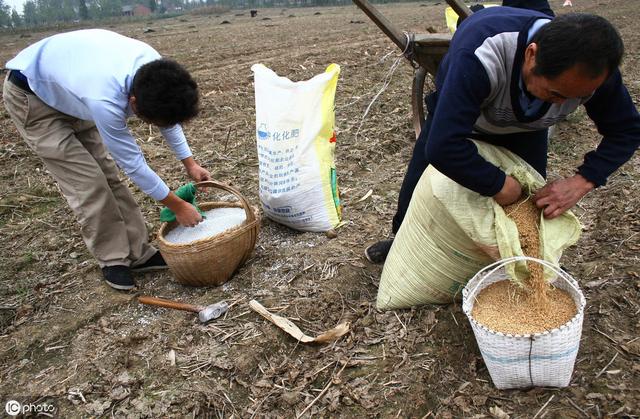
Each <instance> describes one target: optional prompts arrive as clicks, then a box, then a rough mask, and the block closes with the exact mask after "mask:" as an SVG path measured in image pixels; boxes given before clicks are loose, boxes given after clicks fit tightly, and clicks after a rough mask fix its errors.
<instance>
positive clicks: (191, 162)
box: [181, 156, 198, 170]
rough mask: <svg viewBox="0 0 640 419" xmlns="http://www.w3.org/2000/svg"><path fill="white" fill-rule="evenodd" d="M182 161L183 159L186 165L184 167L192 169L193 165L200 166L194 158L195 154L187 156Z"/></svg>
mask: <svg viewBox="0 0 640 419" xmlns="http://www.w3.org/2000/svg"><path fill="white" fill-rule="evenodd" d="M181 161H182V164H183V165H184V167H185V168H186V169H187V170H188V169H191V168H192V167H196V166H198V163H196V161H195V160H194V159H193V156H189V157H186V158H184V159H182V160H181Z"/></svg>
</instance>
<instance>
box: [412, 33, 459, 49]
mask: <svg viewBox="0 0 640 419" xmlns="http://www.w3.org/2000/svg"><path fill="white" fill-rule="evenodd" d="M413 39H414V41H415V43H416V44H417V45H420V46H425V47H426V46H434V47H448V46H449V43H450V42H451V34H448V33H417V34H415V35H414V38H413Z"/></svg>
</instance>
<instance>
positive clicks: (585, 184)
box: [573, 173, 596, 193]
mask: <svg viewBox="0 0 640 419" xmlns="http://www.w3.org/2000/svg"><path fill="white" fill-rule="evenodd" d="M573 178H574V179H575V180H576V181H577V182H578V187H579V188H580V189H582V190H583V191H584V193H587V192H591V191H592V190H594V189H595V188H596V184H595V183H593V182H591V181H590V180H589V179H587V178H585V177H584V176H582V175H581V174H580V173H576V174H575V175H573Z"/></svg>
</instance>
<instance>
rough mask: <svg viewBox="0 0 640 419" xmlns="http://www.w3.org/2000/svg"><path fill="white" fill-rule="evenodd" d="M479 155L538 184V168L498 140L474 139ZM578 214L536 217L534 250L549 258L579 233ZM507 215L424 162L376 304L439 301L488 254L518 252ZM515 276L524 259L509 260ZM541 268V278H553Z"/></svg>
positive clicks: (520, 274) (531, 186) (526, 185)
mask: <svg viewBox="0 0 640 419" xmlns="http://www.w3.org/2000/svg"><path fill="white" fill-rule="evenodd" d="M474 143H475V144H476V146H477V147H478V152H479V153H480V155H482V156H483V157H484V158H485V159H486V160H487V161H490V162H492V163H493V164H495V165H496V166H498V167H500V168H501V169H502V170H504V171H505V172H506V173H507V174H509V175H511V176H513V177H514V178H516V179H517V180H518V181H519V182H520V183H521V184H522V185H523V189H525V191H528V192H531V191H535V190H536V189H538V188H540V187H541V186H543V185H544V184H545V181H544V179H543V178H542V176H541V175H540V174H539V173H538V172H536V171H535V170H534V169H533V168H532V167H531V166H530V165H529V164H527V163H526V162H525V161H524V160H522V159H521V158H520V157H518V156H517V155H515V154H513V153H511V152H509V151H507V150H506V149H504V148H502V147H496V146H492V145H489V144H486V143H482V142H475V141H474ZM580 230H581V226H580V222H579V221H578V219H577V218H576V217H575V215H573V214H572V213H571V212H569V211H568V212H565V213H564V214H563V215H562V216H560V217H557V218H554V219H552V220H547V219H545V218H543V217H541V221H540V249H541V258H542V259H544V260H546V261H548V262H551V263H553V264H556V263H557V262H558V261H559V259H560V256H562V252H563V251H564V249H566V248H567V247H569V246H571V245H572V244H574V243H575V242H577V240H578V238H579V237H580ZM521 255H523V253H522V248H521V246H520V240H519V238H518V230H517V227H516V225H515V223H514V222H513V221H512V220H511V219H510V218H508V217H507V215H506V214H505V213H504V211H503V209H502V207H500V205H498V204H497V203H496V202H495V201H494V200H493V198H488V197H485V196H482V195H480V194H478V193H476V192H473V191H471V190H469V189H466V188H464V187H462V186H460V185H458V184H457V183H456V182H454V181H452V180H451V179H449V178H447V177H446V176H444V175H443V174H442V173H440V172H438V171H437V170H436V169H434V168H433V167H431V166H430V167H428V168H427V170H426V171H425V173H424V174H423V175H422V177H421V178H420V181H419V182H418V185H417V186H416V189H415V191H414V193H413V197H412V199H411V203H410V204H409V209H408V210H407V214H406V216H405V219H404V221H403V223H402V226H401V227H400V230H399V231H398V234H397V235H396V237H395V240H394V242H393V246H392V247H391V251H390V252H389V255H388V257H387V260H386V263H385V265H384V268H383V271H382V277H381V279H380V286H379V289H378V298H377V303H376V304H377V307H378V308H379V309H397V308H407V307H411V306H415V305H421V304H444V303H450V302H452V301H454V300H455V299H456V298H459V297H460V290H461V289H462V287H464V285H465V284H466V283H467V281H468V280H469V279H471V277H473V275H475V273H476V272H478V271H479V270H480V269H482V268H483V267H485V266H487V265H488V264H490V263H491V262H493V261H495V260H498V259H501V258H507V257H511V256H521ZM507 272H508V274H509V275H510V276H511V278H513V280H514V281H516V282H521V281H523V280H524V279H525V278H527V277H528V276H529V273H528V270H527V266H526V263H524V262H521V263H518V264H512V265H510V266H509V267H508V268H507ZM553 276H554V274H553V272H551V271H549V270H545V278H546V279H547V280H550V279H551V278H553Z"/></svg>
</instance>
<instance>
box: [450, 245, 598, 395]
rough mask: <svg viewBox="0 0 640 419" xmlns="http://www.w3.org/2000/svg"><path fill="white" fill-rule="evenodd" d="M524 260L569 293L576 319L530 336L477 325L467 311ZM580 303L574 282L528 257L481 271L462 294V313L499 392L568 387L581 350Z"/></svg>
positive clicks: (506, 261) (581, 313)
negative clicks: (551, 274)
mask: <svg viewBox="0 0 640 419" xmlns="http://www.w3.org/2000/svg"><path fill="white" fill-rule="evenodd" d="M523 261H525V262H526V261H533V262H537V263H539V264H542V265H543V266H544V267H545V268H548V269H549V270H551V271H553V272H555V273H556V275H557V277H556V278H555V279H554V280H552V281H551V284H553V285H554V286H555V287H556V288H560V289H563V290H565V291H566V292H568V293H569V295H570V296H571V298H572V299H573V301H574V302H575V304H576V309H577V313H576V315H575V316H574V317H573V318H572V319H571V320H569V321H568V322H567V323H565V324H563V325H562V326H560V327H558V328H557V329H553V330H550V331H547V332H544V333H536V334H532V335H508V334H504V333H500V332H495V331H493V330H490V329H488V328H487V327H486V326H483V325H481V324H479V323H478V322H476V321H475V320H474V318H473V317H472V316H471V312H472V310H473V305H474V303H475V301H476V297H477V296H478V294H479V293H480V292H481V291H482V290H483V289H485V288H486V287H488V286H489V285H491V284H493V283H495V282H498V281H502V280H506V279H510V277H509V275H508V274H507V272H506V270H505V267H506V266H507V265H510V264H513V263H516V262H523ZM585 304H586V302H585V298H584V295H583V294H582V291H580V288H579V287H578V283H577V281H576V280H575V279H573V278H572V277H571V276H570V275H569V274H568V273H566V272H565V271H563V270H562V269H560V268H558V267H556V266H554V265H553V264H551V263H548V262H546V261H544V260H540V259H535V258H530V257H527V256H516V257H512V258H508V259H503V260H500V261H498V262H495V263H493V264H491V265H489V266H487V267H485V268H484V269H482V270H481V271H480V272H478V273H477V274H476V275H475V276H474V277H473V278H472V279H471V280H470V281H469V282H468V283H467V285H466V286H465V288H464V289H463V291H462V310H463V311H464V313H465V314H466V315H467V318H468V319H469V322H470V323H471V328H472V329H473V333H474V334H475V336H476V341H477V342H478V347H479V348H480V353H481V354H482V358H483V359H484V363H485V364H486V365H487V369H488V370H489V374H490V375H491V379H492V380H493V383H494V384H495V386H496V387H497V388H499V389H507V388H528V387H566V386H568V385H569V381H570V380H571V374H572V372H573V366H574V363H575V360H576V355H577V354H578V348H579V346H580V336H581V334H582V320H583V317H584V307H585Z"/></svg>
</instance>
